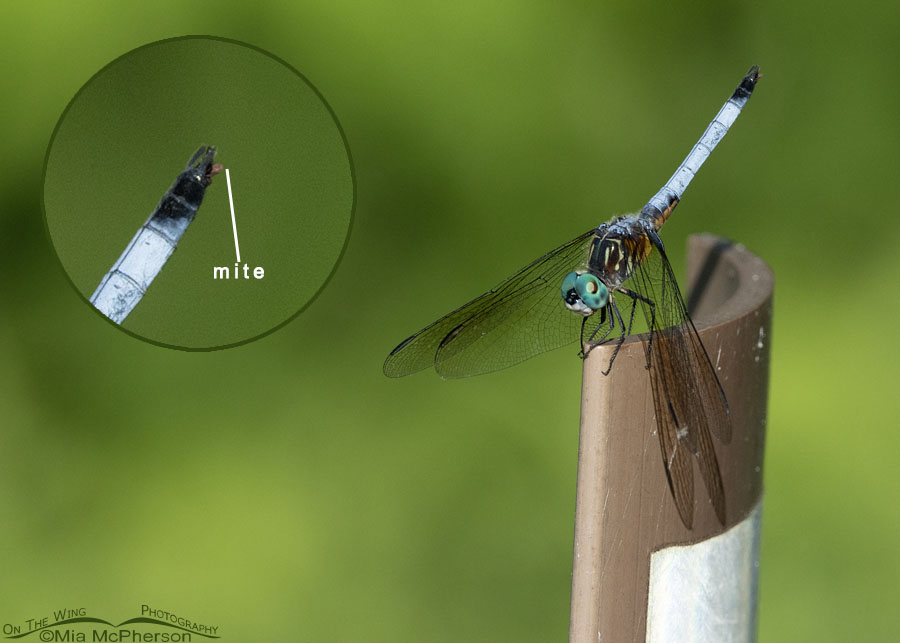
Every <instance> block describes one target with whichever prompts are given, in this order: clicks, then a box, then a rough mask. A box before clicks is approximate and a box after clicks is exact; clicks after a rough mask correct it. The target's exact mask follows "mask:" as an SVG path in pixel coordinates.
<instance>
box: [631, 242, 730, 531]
mask: <svg viewBox="0 0 900 643" xmlns="http://www.w3.org/2000/svg"><path fill="white" fill-rule="evenodd" d="M654 236H655V235H651V238H653V237H654ZM653 241H654V249H653V251H652V252H651V253H650V255H649V256H648V257H647V258H646V259H645V260H644V261H643V262H642V263H641V265H640V266H639V267H638V268H637V270H636V271H635V274H634V276H633V278H632V281H631V285H632V287H633V288H634V289H635V290H637V291H638V292H639V293H641V294H642V295H643V296H645V297H647V298H648V299H650V300H652V301H653V302H655V303H656V305H655V308H651V306H650V305H648V304H647V303H645V302H642V308H643V310H644V314H645V316H646V318H647V324H648V326H649V325H650V324H651V323H652V325H653V339H652V343H651V345H650V346H649V347H648V351H649V352H648V360H649V362H650V378H651V382H652V386H653V400H654V405H655V408H656V422H657V430H658V432H659V438H660V444H661V447H662V449H663V459H664V460H665V461H666V471H667V474H668V475H669V485H670V488H671V489H672V495H673V497H675V502H676V505H678V506H679V513H680V514H681V517H682V519H683V520H684V518H685V515H684V512H683V511H682V508H681V504H682V503H683V502H684V501H685V500H687V498H679V497H678V496H679V484H678V483H677V481H676V480H675V479H674V478H676V476H677V475H683V472H681V471H680V470H679V472H677V474H676V472H675V471H674V470H673V469H672V468H671V464H670V463H671V462H673V461H674V460H673V454H675V456H674V457H675V459H676V460H677V454H678V452H679V451H681V450H685V451H686V452H690V453H692V454H693V455H694V456H695V457H696V458H697V463H698V464H699V466H700V473H701V476H702V478H703V482H704V485H705V486H706V490H707V492H708V494H709V497H710V500H711V501H712V504H713V508H714V509H715V512H716V516H717V517H718V519H719V522H721V523H722V524H724V523H725V492H724V488H723V485H722V476H721V473H720V471H719V463H718V460H717V458H716V451H715V447H714V445H713V442H712V437H711V436H712V435H715V436H716V437H717V438H719V439H720V440H721V441H722V442H723V443H728V442H729V441H730V440H731V417H730V413H729V410H728V402H727V401H726V399H725V393H724V392H723V391H722V387H721V385H720V384H719V379H718V378H717V377H716V373H715V370H714V369H713V366H712V363H711V362H710V360H709V356H708V355H707V353H706V349H705V348H704V347H703V343H702V342H701V341H700V336H699V335H698V334H697V329H696V328H695V327H694V323H693V322H692V321H691V318H690V316H689V315H688V311H687V307H686V306H685V303H684V299H683V298H682V296H681V292H680V291H679V289H678V282H677V281H676V279H675V275H674V273H673V272H672V267H671V265H670V264H669V261H668V259H667V258H666V254H665V250H664V249H663V246H662V242H661V241H659V238H658V237H655V239H653ZM673 440H674V441H675V442H676V443H677V444H673ZM688 473H689V474H690V477H692V475H693V472H692V471H688ZM691 503H693V500H692V499H691ZM685 524H686V525H688V524H689V522H688V521H685Z"/></svg>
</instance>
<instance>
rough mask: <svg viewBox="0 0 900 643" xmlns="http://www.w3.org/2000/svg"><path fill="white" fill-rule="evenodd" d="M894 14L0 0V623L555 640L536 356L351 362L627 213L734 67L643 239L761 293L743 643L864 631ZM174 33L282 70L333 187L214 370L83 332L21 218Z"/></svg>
mask: <svg viewBox="0 0 900 643" xmlns="http://www.w3.org/2000/svg"><path fill="white" fill-rule="evenodd" d="M898 30H900V8H898V7H897V5H896V3H891V2H886V1H884V2H865V1H864V2H862V3H860V4H852V3H850V4H848V3H824V4H823V3H821V2H806V1H800V2H776V1H773V0H766V1H764V2H762V3H752V4H751V3H737V2H725V3H719V2H692V3H669V4H661V3H660V4H657V3H648V2H630V3H587V2H568V3H550V2H511V1H509V0H506V1H502V2H495V3H477V2H462V3H445V2H403V3H384V2H381V3H357V2H348V1H341V0H338V1H332V2H317V3H293V2H286V1H283V0H282V1H269V2H266V1H264V0H263V1H261V2H257V3H247V2H233V1H230V0H226V1H223V2H218V3H184V2H178V3H176V2H171V1H168V0H165V1H162V2H156V3H113V2H102V1H98V0H93V1H90V2H83V3H71V2H62V1H58V0H57V1H49V0H45V1H38V2H33V3H12V2H8V3H4V8H3V20H0V42H3V43H4V44H3V55H2V56H0V83H2V85H0V96H3V98H2V101H0V123H2V135H3V136H2V139H3V154H2V157H0V163H2V168H0V169H2V171H0V244H2V248H0V262H2V264H0V265H2V268H3V285H2V300H0V355H2V359H0V391H2V393H0V423H2V429H0V511H2V514H0V515H2V522H0V525H2V526H0V570H2V582H0V622H2V623H10V622H20V621H22V620H24V619H25V618H31V617H34V616H39V615H41V614H44V613H47V614H49V613H50V611H51V610H55V609H60V608H62V607H73V608H74V607H85V608H87V609H88V611H89V612H90V613H91V614H95V615H97V616H99V617H101V618H109V619H111V620H116V619H119V620H120V621H121V620H125V619H126V618H131V617H133V616H138V614H137V611H138V609H139V606H140V605H141V604H142V603H146V604H150V605H153V606H156V607H158V608H160V609H167V610H170V611H173V612H177V613H179V614H181V615H183V616H185V617H188V618H192V619H193V620H196V621H200V622H209V623H215V624H217V625H219V626H220V628H221V632H220V634H221V636H222V638H223V640H230V641H253V640H274V639H275V638H276V637H278V638H280V639H282V640H302V641H358V640H367V641H391V642H400V641H403V642H405V641H417V642H418V641H429V642H430V641H447V642H450V641H453V642H456V641H492V642H499V641H562V640H565V637H566V632H567V627H568V616H569V611H568V604H569V592H570V582H571V576H570V573H571V555H572V524H573V512H574V494H575V474H576V471H575V463H576V454H577V442H578V418H579V393H580V367H579V363H578V361H577V360H576V359H575V357H574V355H573V352H574V349H571V350H569V349H563V350H560V351H556V352H555V353H551V354H548V355H545V356H542V357H539V358H536V359H534V360H531V361H530V362H527V363H525V364H523V365H521V366H518V367H516V368H514V369H510V370H508V371H505V372H501V373H498V374H494V375H489V376H484V377H480V378H474V379H472V380H464V381H454V382H444V381H441V380H440V379H439V378H438V377H437V376H435V375H434V374H433V373H423V374H420V375H418V376H415V377H412V378H408V379H405V380H399V381H397V380H388V379H387V378H385V377H384V376H383V375H382V374H381V362H382V360H383V359H384V357H385V356H386V355H387V353H388V351H389V350H390V349H391V348H392V347H393V346H394V345H395V344H396V343H397V342H399V341H400V340H401V339H403V338H404V337H406V336H407V335H409V334H410V333H412V332H414V331H415V330H417V329H419V328H421V327H422V326H424V325H425V324H427V323H428V322H430V321H432V320H433V319H434V318H436V317H437V316H439V315H440V314H443V313H445V312H447V311H448V310H449V309H450V308H451V307H453V306H455V305H457V304H459V303H461V302H464V301H466V300H468V299H469V298H471V297H472V296H474V295H477V294H479V293H480V292H482V291H483V290H485V289H486V288H488V287H490V286H491V285H493V284H494V283H496V282H498V281H499V280H500V279H502V278H504V277H505V276H507V275H508V274H509V273H511V272H512V271H513V270H515V269H516V268H518V267H519V266H521V265H523V264H524V263H526V262H527V261H530V260H531V259H533V258H534V257H536V256H538V255H539V254H541V253H543V252H545V251H546V250H548V249H550V248H551V247H554V246H555V245H557V244H559V243H561V242H563V241H566V240H568V239H569V238H570V237H573V236H574V235H575V234H578V233H580V232H582V231H584V230H586V229H588V228H589V227H591V226H593V225H596V224H598V223H600V222H602V221H604V220H606V219H608V218H609V217H610V216H612V215H614V214H621V213H626V212H629V211H633V210H636V209H637V208H639V207H640V206H641V205H642V204H643V203H644V202H645V201H646V200H647V199H648V198H649V197H650V196H652V194H653V193H654V192H655V191H656V189H657V188H658V187H659V185H660V184H661V183H662V182H663V181H665V180H666V179H667V178H668V177H669V175H670V174H671V172H672V171H673V170H674V168H675V166H676V165H677V163H678V162H679V161H680V160H681V159H682V158H683V156H684V154H685V153H686V152H687V151H688V149H689V148H690V146H691V145H692V144H693V142H694V141H695V140H696V138H697V137H698V136H699V134H700V132H701V131H702V130H703V128H704V127H705V125H706V124H707V122H708V121H709V120H710V118H711V117H712V116H713V115H714V113H715V110H717V109H718V107H719V106H720V105H721V103H722V102H723V101H724V100H725V98H727V96H728V95H729V93H730V92H731V91H732V90H733V88H734V86H735V85H736V84H737V81H738V80H739V79H740V77H741V76H742V74H744V73H745V72H746V70H747V68H748V67H749V66H750V65H751V64H758V65H760V67H761V69H762V71H763V74H764V77H763V79H762V80H761V81H760V84H759V86H758V87H757V90H756V92H755V93H754V96H753V98H752V100H751V101H750V103H749V104H748V106H747V108H746V110H745V111H744V114H743V115H742V116H741V117H740V119H739V120H738V122H737V124H736V125H735V127H734V129H733V130H732V132H731V133H730V134H729V135H728V138H727V139H725V141H724V142H723V144H722V145H721V146H720V147H719V148H718V149H717V150H716V151H715V153H714V154H713V156H712V157H711V159H710V161H709V163H708V164H707V165H706V166H704V168H703V170H702V171H701V172H700V173H699V174H698V178H697V180H696V181H695V182H694V183H693V184H692V185H691V187H690V189H689V190H688V192H687V194H686V196H685V199H684V201H683V202H682V204H681V205H680V206H679V208H678V210H677V213H676V215H675V216H674V217H673V218H672V220H671V221H670V222H669V223H668V224H667V226H666V228H665V230H664V238H665V240H666V243H667V246H668V248H669V249H670V254H671V255H672V256H673V259H675V260H676V262H681V261H682V257H683V250H682V249H683V248H684V240H685V238H686V236H687V235H688V234H690V233H693V232H699V231H709V232H714V233H716V234H720V235H723V236H727V237H729V238H732V239H735V240H737V241H739V242H741V243H743V244H745V245H746V246H747V247H748V248H750V249H751V250H752V251H754V252H755V253H757V254H758V255H760V256H761V257H763V258H764V259H765V260H766V261H767V262H768V263H769V264H770V265H771V266H772V268H773V270H774V272H775V275H776V302H775V322H774V329H773V334H772V338H771V339H772V341H773V344H772V373H771V388H770V404H769V422H768V439H767V446H768V449H767V456H766V472H765V476H766V501H765V515H764V534H763V545H762V569H761V577H760V581H761V591H760V601H761V602H760V613H759V628H760V640H762V641H769V642H771V641H847V640H857V641H884V640H890V639H892V638H893V636H895V633H896V631H897V630H898V629H900V615H898V610H897V609H896V603H897V600H898V598H900V591H898V585H900V549H898V543H900V538H898V537H900V509H898V504H900V503H898V501H897V498H898V497H900V476H898V475H897V465H896V459H897V453H898V451H900V433H898V431H897V427H898V420H897V418H898V415H900V414H898V411H900V402H898V400H900V396H898V395H897V393H896V391H895V389H896V386H897V382H898V381H900V367H898V342H897V339H896V336H895V335H896V334H895V333H893V330H894V324H895V323H897V314H898V304H897V302H896V300H895V295H896V292H897V290H896V289H897V287H898V285H900V284H898V276H900V270H898V263H897V258H898V249H897V244H898V238H900V230H898V228H900V222H898V216H897V215H896V212H895V210H896V207H897V206H896V203H895V197H896V190H895V186H896V183H897V177H898V160H897V159H898V154H897V149H898V144H900V117H898V115H900V84H898V83H897V78H896V70H897V61H898V60H900V51H898V50H900V39H898V38H897V33H898ZM186 34H210V35H216V36H222V37H227V38H234V39H237V40H242V41H246V42H249V43H252V44H254V45H256V46H258V47H261V48H263V49H265V50H268V51H270V52H272V53H273V54H275V55H277V56H279V57H280V58H282V59H284V60H285V61H287V62H288V63H290V64H291V65H293V66H294V67H296V68H297V69H298V70H300V71H301V72H302V73H303V74H304V75H305V76H306V77H307V78H308V79H309V80H310V81H311V82H312V83H313V84H314V85H315V86H316V87H317V88H318V89H319V91H321V93H322V94H323V95H324V96H325V97H326V99H327V100H328V102H329V103H330V105H331V107H332V108H333V109H334V111H335V113H336V114H337V116H338V118H339V119H340V121H341V123H342V126H343V128H344V131H345V133H346V136H347V139H348V141H349V145H350V148H351V150H352V153H353V160H354V165H355V170H356V181H357V207H356V212H355V220H354V223H353V228H352V232H351V238H350V241H349V245H348V247H347V250H346V253H345V255H344V258H343V261H342V263H341V265H340V266H339V268H338V270H337V272H336V273H335V275H334V277H333V279H332V280H331V282H330V283H329V285H328V287H327V288H326V289H325V291H324V292H323V293H322V295H321V296H320V297H319V298H318V299H317V300H316V301H315V302H314V303H313V304H312V305H311V306H310V307H309V308H308V309H307V310H306V311H305V312H304V313H303V314H302V315H300V316H299V317H298V318H297V319H296V320H295V321H293V322H292V323H291V324H289V325H287V326H286V327H284V328H282V329H281V330H279V331H277V332H276V333H274V334H272V335H270V336H268V337H266V338H264V339H262V340H260V341H257V342H254V343H251V344H248V345H245V346H242V347H239V348H235V349H231V350H226V351H219V352H214V353H185V352H179V351H175V350H168V349H164V348H159V347H156V346H152V345H149V344H146V343H144V342H141V341H138V340H136V339H134V338H132V337H130V336H128V335H126V334H125V333H122V332H119V331H117V330H116V329H115V328H113V327H112V326H111V325H110V324H108V323H104V322H103V320H102V319H100V318H99V317H98V315H97V314H96V313H95V312H94V311H92V310H91V309H90V308H89V307H88V306H86V305H85V304H84V302H83V301H82V300H81V299H80V298H79V297H78V296H77V295H76V293H75V292H74V291H73V289H72V288H71V286H70V285H69V283H68V281H67V279H66V277H65V276H64V274H63V272H62V269H61V267H60V266H59V264H58V262H57V260H56V257H55V254H54V252H53V250H52V248H51V247H50V244H49V241H48V238H47V235H46V234H45V230H44V224H43V222H42V214H41V201H40V199H41V177H42V166H43V161H44V155H45V153H46V148H47V145H48V143H49V140H50V135H51V133H52V131H53V128H54V126H55V124H56V121H57V119H58V118H59V116H60V114H61V113H62V111H63V109H64V108H65V106H66V105H67V103H68V101H69V100H70V99H71V98H72V96H73V95H74V94H75V92H77V91H78V89H79V88H80V87H81V86H82V85H83V84H84V83H85V82H86V81H87V80H88V79H89V78H90V77H91V76H92V75H93V74H94V73H95V72H96V71H98V70H99V69H100V68H101V67H102V66H104V65H105V64H107V63H108V62H110V61H111V60H113V59H115V58H116V57H118V56H120V55H121V54H123V53H125V52H127V51H129V50H131V49H134V48H135V47H138V46H140V45H143V44H146V43H148V42H153V41H155V40H159V39H163V38H169V37H173V36H180V35H186ZM185 73H186V74H198V75H202V73H203V61H188V62H187V63H186V66H185ZM136 157H137V159H138V160H139V159H140V150H136ZM109 180H110V181H115V180H116V177H115V176H110V177H109ZM676 268H678V266H676ZM222 323H223V324H227V320H222Z"/></svg>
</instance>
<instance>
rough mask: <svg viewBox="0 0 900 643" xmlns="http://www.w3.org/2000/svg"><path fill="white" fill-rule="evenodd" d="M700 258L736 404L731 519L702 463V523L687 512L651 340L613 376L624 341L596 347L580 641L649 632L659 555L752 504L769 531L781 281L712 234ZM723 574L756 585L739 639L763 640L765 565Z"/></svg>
mask: <svg viewBox="0 0 900 643" xmlns="http://www.w3.org/2000/svg"><path fill="white" fill-rule="evenodd" d="M688 264H689V265H688V273H689V275H688V283H691V284H693V287H692V288H689V289H688V291H689V292H691V293H693V294H691V295H690V307H691V311H692V317H693V319H694V323H695V325H696V327H697V330H698V331H699V333H700V337H701V338H702V340H703V343H704V345H705V346H706V350H707V352H708V354H709V356H710V359H711V361H712V363H713V365H714V367H715V368H716V371H717V374H718V376H719V380H720V382H721V383H722V386H723V388H724V390H725V394H726V397H727V399H728V403H729V406H730V409H731V419H732V428H733V437H732V440H731V442H730V444H728V445H723V444H720V443H718V442H716V444H715V447H716V454H717V458H718V461H719V465H720V469H721V471H722V479H723V482H724V487H725V495H726V506H727V520H726V525H725V527H724V528H723V527H722V526H721V525H720V524H719V522H718V520H717V519H716V515H715V513H714V511H713V508H712V505H711V504H710V502H709V498H708V496H707V495H706V489H705V488H704V486H703V483H702V482H701V481H700V478H699V471H697V470H696V465H693V466H694V467H695V482H694V488H695V493H694V496H695V499H694V502H695V508H694V525H693V529H692V530H688V529H687V528H685V526H684V525H683V524H682V522H681V520H680V518H679V516H678V512H677V510H676V508H675V505H674V503H673V501H672V498H671V495H670V492H669V488H668V484H667V482H666V476H665V472H664V468H663V462H662V458H661V454H660V447H659V443H658V439H657V435H656V421H655V415H654V406H653V394H652V391H651V385H650V377H649V374H648V371H647V369H646V356H645V352H644V348H643V342H644V341H646V336H643V335H642V336H636V337H631V338H629V339H627V340H626V342H625V344H624V345H623V346H622V349H621V351H620V352H619V355H618V356H617V357H616V361H615V365H614V368H613V369H612V372H611V373H610V375H609V376H604V375H602V374H601V371H602V370H603V369H605V368H606V365H607V364H608V362H609V358H610V352H611V350H612V347H611V346H603V347H599V348H597V349H596V350H594V351H593V352H592V353H591V354H590V357H589V358H588V359H587V360H585V362H584V375H583V385H582V402H581V404H582V406H581V434H580V442H579V453H578V487H577V493H576V509H575V543H574V560H573V574H572V576H573V577H572V606H571V620H570V625H569V641H570V643H597V641H615V642H616V643H619V642H623V641H645V640H648V639H647V610H648V589H649V586H650V560H651V554H652V553H653V552H655V551H658V550H661V549H663V548H666V547H669V546H671V545H675V544H680V545H684V544H691V543H699V542H702V541H706V540H708V539H710V538H712V537H714V536H716V535H718V534H721V533H723V532H724V531H726V530H728V529H730V528H732V527H734V526H735V525H741V524H742V523H744V524H747V523H749V520H750V519H748V516H751V512H753V516H754V518H755V520H756V522H755V525H756V529H757V533H758V525H759V522H758V516H759V513H758V512H759V506H760V502H761V498H762V477H763V471H762V464H763V447H764V438H765V422H766V396H767V390H768V374H769V346H770V344H771V324H772V293H773V288H774V277H773V275H772V272H771V271H770V270H769V268H768V267H767V266H766V265H765V263H764V262H763V261H762V260H760V259H759V258H758V257H756V256H754V255H753V254H751V253H750V252H748V251H747V250H746V249H744V248H743V247H741V246H736V245H732V244H729V243H728V242H725V241H724V240H722V239H719V238H717V237H713V236H711V235H694V236H692V237H691V238H690V240H689V252H688ZM744 533H747V532H744ZM757 542H758V539H757ZM716 573H717V574H720V575H722V574H724V577H722V578H721V580H720V581H719V582H720V584H721V583H724V585H721V586H720V588H719V589H721V588H722V587H724V588H725V591H727V590H728V584H729V583H735V584H737V583H745V584H747V583H752V586H748V587H749V588H748V589H747V591H746V592H745V593H746V594H747V595H748V597H749V598H748V600H752V601H753V604H752V605H748V606H747V614H746V615H745V618H744V619H743V620H742V621H741V622H740V623H736V624H735V627H738V628H743V629H744V630H745V631H744V632H743V633H741V634H738V635H737V636H735V637H734V639H733V640H752V638H753V632H755V588H756V586H755V571H753V572H752V579H750V580H749V581H748V580H747V579H746V578H741V577H739V574H738V573H737V572H735V573H734V574H732V573H731V572H730V571H729V570H727V569H725V570H718V571H717V572H716ZM715 616H716V615H710V618H715ZM726 616H727V615H726ZM694 618H696V615H694ZM738 620H740V619H738ZM748 632H749V634H748ZM655 639H656V637H654V640H655ZM700 640H706V639H700ZM719 640H732V637H730V636H729V637H727V639H725V638H723V639H719Z"/></svg>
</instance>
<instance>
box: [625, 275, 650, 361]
mask: <svg viewBox="0 0 900 643" xmlns="http://www.w3.org/2000/svg"><path fill="white" fill-rule="evenodd" d="M618 292H621V293H623V294H625V295H628V296H629V297H631V319H630V320H629V321H628V332H629V333H630V332H631V324H632V322H634V309H635V308H636V306H637V302H638V301H639V300H640V301H642V302H643V303H645V304H647V307H648V308H650V323H649V326H650V339H649V340H647V368H648V369H649V368H650V349H651V348H652V347H653V334H654V332H655V329H656V302H655V301H653V300H652V299H649V298H647V297H644V296H643V295H642V294H641V293H639V292H635V291H633V290H629V289H628V288H619V289H618Z"/></svg>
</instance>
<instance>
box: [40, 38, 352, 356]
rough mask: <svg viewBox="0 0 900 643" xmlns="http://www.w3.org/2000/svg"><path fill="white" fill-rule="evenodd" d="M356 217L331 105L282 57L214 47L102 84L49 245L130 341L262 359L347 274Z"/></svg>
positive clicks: (70, 111)
mask: <svg viewBox="0 0 900 643" xmlns="http://www.w3.org/2000/svg"><path fill="white" fill-rule="evenodd" d="M198 195H199V196H198ZM354 204H355V182H354V177H353V166H352V161H351V159H350V151H349V148H348V146H347V143H346V139H345V138H344V135H343V131H342V130H341V127H340V124H339V123H338V121H337V118H336V117H335V115H334V113H333V112H332V111H331V108H330V107H329V106H328V104H327V103H326V102H325V100H324V98H323V97H322V96H321V94H319V92H318V91H317V90H316V89H315V88H314V87H313V86H312V85H311V84H310V83H309V81H307V80H306V78H304V77H303V76H302V75H301V74H300V73H299V72H297V71H296V70H295V69H293V68H291V67H290V66H289V65H287V64H286V63H285V62H283V61H281V60H279V59H278V58H276V57H275V56H273V55H271V54H269V53H267V52H264V51H262V50H260V49H258V48H255V47H252V46H250V45H247V44H244V43H240V42H235V41H232V40H225V39H220V38H213V37H208V36H197V37H186V38H176V39H172V40H163V41H160V42H155V43H152V44H150V45H145V46H144V47H141V48H139V49H135V50H134V51H131V52H129V53H127V54H125V55H123V56H121V57H120V58H118V59H116V60H115V61H113V62H111V63H110V64H109V65H107V66H106V67H104V68H103V69H102V70H100V71H99V72H98V73H97V74H96V75H95V76H94V77H93V78H91V79H90V80H89V81H88V82H87V84H85V86H84V87H82V88H81V90H79V92H78V93H77V94H76V95H75V97H74V98H73V99H72V101H71V102H70V103H69V105H68V107H67V108H66V110H65V112H63V115H62V116H61V117H60V120H59V123H57V126H56V130H55V131H54V133H53V138H52V140H51V142H50V148H49V150H48V151H47V158H46V163H45V168H44V192H43V206H44V216H45V219H46V224H47V231H48V233H49V236H50V240H51V243H52V245H53V247H54V249H55V251H56V254H57V256H58V257H59V260H60V262H61V263H62V266H63V269H64V270H65V272H66V274H67V275H68V277H69V279H70V281H71V282H72V284H73V285H74V287H75V289H76V290H77V291H78V292H79V293H80V294H81V296H82V297H84V299H85V300H86V301H89V303H91V304H92V305H94V306H96V307H97V309H98V311H100V312H102V313H103V314H104V315H106V316H107V317H109V318H110V319H111V320H112V321H113V322H114V323H118V324H120V327H121V328H123V329H124V330H126V331H127V332H130V333H131V334H133V335H135V336H136V337H138V338H141V339H145V340H147V341H150V342H152V343H155V344H160V345H164V346H168V347H171V348H180V349H184V350H214V349H218V348H226V347H230V346H235V345H238V344H242V343H246V342H248V341H252V340H253V339H257V338H259V337H262V336H263V335H266V334H267V333H269V332H271V331H273V330H275V329H276V328H278V327H280V326H282V325H283V324H285V323H286V322H288V321H289V320H290V319H292V318H293V317H294V316H296V315H297V314H298V313H300V312H301V311H302V310H303V309H304V308H305V307H306V306H307V305H308V304H309V303H310V302H311V301H312V300H313V299H314V298H315V296H316V295H317V294H318V293H319V291H320V290H321V289H322V288H323V287H324V285H325V283H326V281H327V280H328V278H329V277H330V276H331V274H332V272H333V271H334V269H335V267H336V266H337V262H338V260H339V259H340V256H341V254H342V252H343V249H344V246H345V244H346V241H347V237H348V235H349V230H350V225H351V221H352V216H353V207H354ZM182 235H183V236H182ZM176 249H177V252H176V251H174V250H176Z"/></svg>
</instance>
